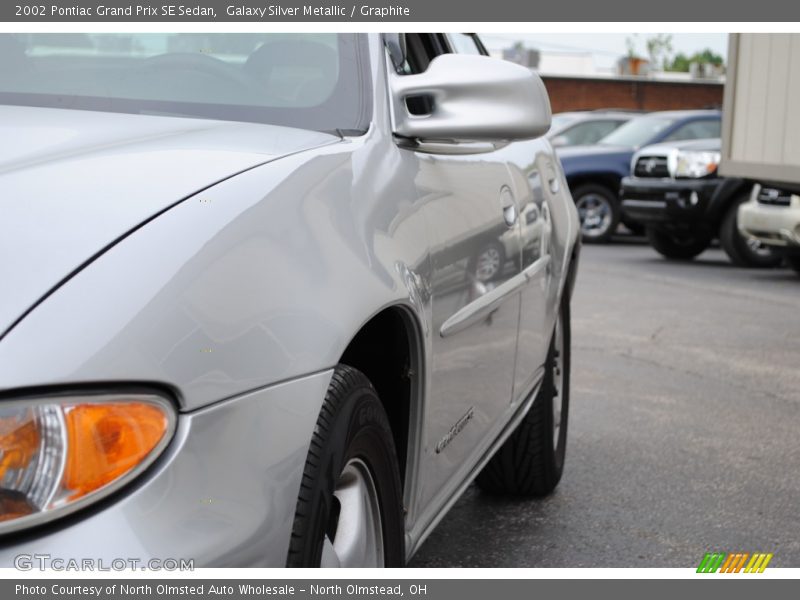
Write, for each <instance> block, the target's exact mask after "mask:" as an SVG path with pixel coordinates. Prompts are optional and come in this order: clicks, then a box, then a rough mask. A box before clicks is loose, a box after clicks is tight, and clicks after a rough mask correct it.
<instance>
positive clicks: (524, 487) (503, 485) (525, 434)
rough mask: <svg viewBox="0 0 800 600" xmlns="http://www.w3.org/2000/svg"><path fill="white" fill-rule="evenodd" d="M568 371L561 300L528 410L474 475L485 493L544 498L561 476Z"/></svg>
mask: <svg viewBox="0 0 800 600" xmlns="http://www.w3.org/2000/svg"><path fill="white" fill-rule="evenodd" d="M569 372H570V311H569V301H568V300H567V299H566V297H565V299H564V301H563V302H562V306H561V310H560V311H559V317H558V321H557V322H556V327H555V331H554V332H553V337H552V340H551V342H550V350H549V352H548V355H547V362H546V364H545V373H544V380H543V381H542V386H541V388H540V389H539V392H538V394H537V395H536V399H535V400H534V402H533V406H532V407H531V409H530V410H529V411H528V414H527V415H525V418H524V419H523V420H522V422H521V423H520V424H519V425H518V426H517V428H516V429H515V430H514V432H513V433H512V434H511V436H510V437H509V438H508V439H507V440H506V441H505V443H504V444H503V445H502V446H501V447H500V448H499V449H498V450H497V453H496V454H495V455H494V456H493V457H492V459H491V460H490V461H489V462H488V463H487V464H486V466H485V467H484V468H483V470H482V471H481V472H480V473H479V474H478V477H477V479H476V482H477V484H478V486H479V487H480V488H481V489H482V490H484V491H486V492H489V493H493V494H504V495H512V496H524V497H542V496H547V495H548V494H550V493H551V492H552V491H553V490H554V489H555V488H556V486H557V485H558V482H559V481H560V480H561V475H562V473H563V472H564V456H565V454H566V449H567V421H568V415H569Z"/></svg>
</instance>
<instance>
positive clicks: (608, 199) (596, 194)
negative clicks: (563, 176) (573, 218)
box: [572, 183, 621, 244]
mask: <svg viewBox="0 0 800 600" xmlns="http://www.w3.org/2000/svg"><path fill="white" fill-rule="evenodd" d="M572 197H573V198H574V199H575V206H576V207H577V209H578V216H579V217H580V220H581V237H582V239H583V241H584V242H586V243H588V244H603V243H606V242H608V241H609V240H610V239H611V236H612V235H614V232H615V231H616V230H617V225H618V224H619V219H620V216H621V211H620V208H619V201H618V200H617V197H616V195H615V194H614V193H613V192H612V191H611V190H609V189H608V188H607V187H605V186H602V185H596V184H593V183H589V184H586V185H581V186H578V187H577V188H575V191H574V192H572Z"/></svg>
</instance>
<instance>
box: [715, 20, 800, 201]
mask: <svg viewBox="0 0 800 600" xmlns="http://www.w3.org/2000/svg"><path fill="white" fill-rule="evenodd" d="M723 111H724V112H723V122H722V123H723V124H722V162H721V165H720V173H721V174H722V175H727V176H731V177H742V178H746V179H752V180H754V181H759V182H772V183H783V184H789V185H800V33H733V34H731V35H730V40H729V46H728V71H727V79H726V83H725V95H724V104H723Z"/></svg>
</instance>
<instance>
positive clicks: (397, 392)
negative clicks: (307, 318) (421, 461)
mask: <svg viewBox="0 0 800 600" xmlns="http://www.w3.org/2000/svg"><path fill="white" fill-rule="evenodd" d="M423 339H424V338H423V333H422V328H421V326H420V322H419V319H418V318H417V315H416V314H415V313H414V311H413V310H412V309H410V308H409V307H407V306H404V305H401V304H395V305H391V306H387V307H385V308H383V309H381V310H380V311H379V312H377V313H376V314H374V315H373V316H372V317H370V318H369V319H368V320H367V321H366V322H365V323H364V324H363V325H362V326H361V327H360V328H359V330H358V331H357V332H356V334H355V335H354V336H353V337H352V338H351V340H350V342H349V343H348V345H347V347H346V348H345V350H344V352H343V353H342V355H341V358H340V360H339V362H340V363H341V364H345V365H348V366H351V367H353V368H355V369H358V370H359V371H361V372H362V373H363V374H364V375H365V376H366V377H367V378H368V379H369V380H370V382H371V383H372V385H373V386H374V387H375V390H376V391H377V392H378V397H379V398H380V400H381V404H382V405H383V407H384V410H385V411H386V414H387V416H388V418H389V425H390V427H391V430H392V437H393V439H394V443H395V448H396V451H397V459H398V462H399V467H400V478H401V483H402V485H403V488H404V489H405V488H406V486H407V485H408V483H409V479H410V477H409V473H408V471H409V467H410V466H413V462H414V461H413V460H412V459H411V452H410V451H411V450H412V443H413V439H414V435H413V434H414V426H413V424H412V419H414V418H415V415H418V414H419V411H418V409H419V408H420V406H421V402H422V390H423V383H424V364H425V360H424V349H423V348H424V345H423Z"/></svg>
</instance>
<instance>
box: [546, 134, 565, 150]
mask: <svg viewBox="0 0 800 600" xmlns="http://www.w3.org/2000/svg"><path fill="white" fill-rule="evenodd" d="M568 143H569V140H568V139H567V136H565V135H557V136H556V137H554V138H553V139H552V140H550V145H551V146H553V148H558V147H559V146H566V145H567V144H568Z"/></svg>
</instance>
